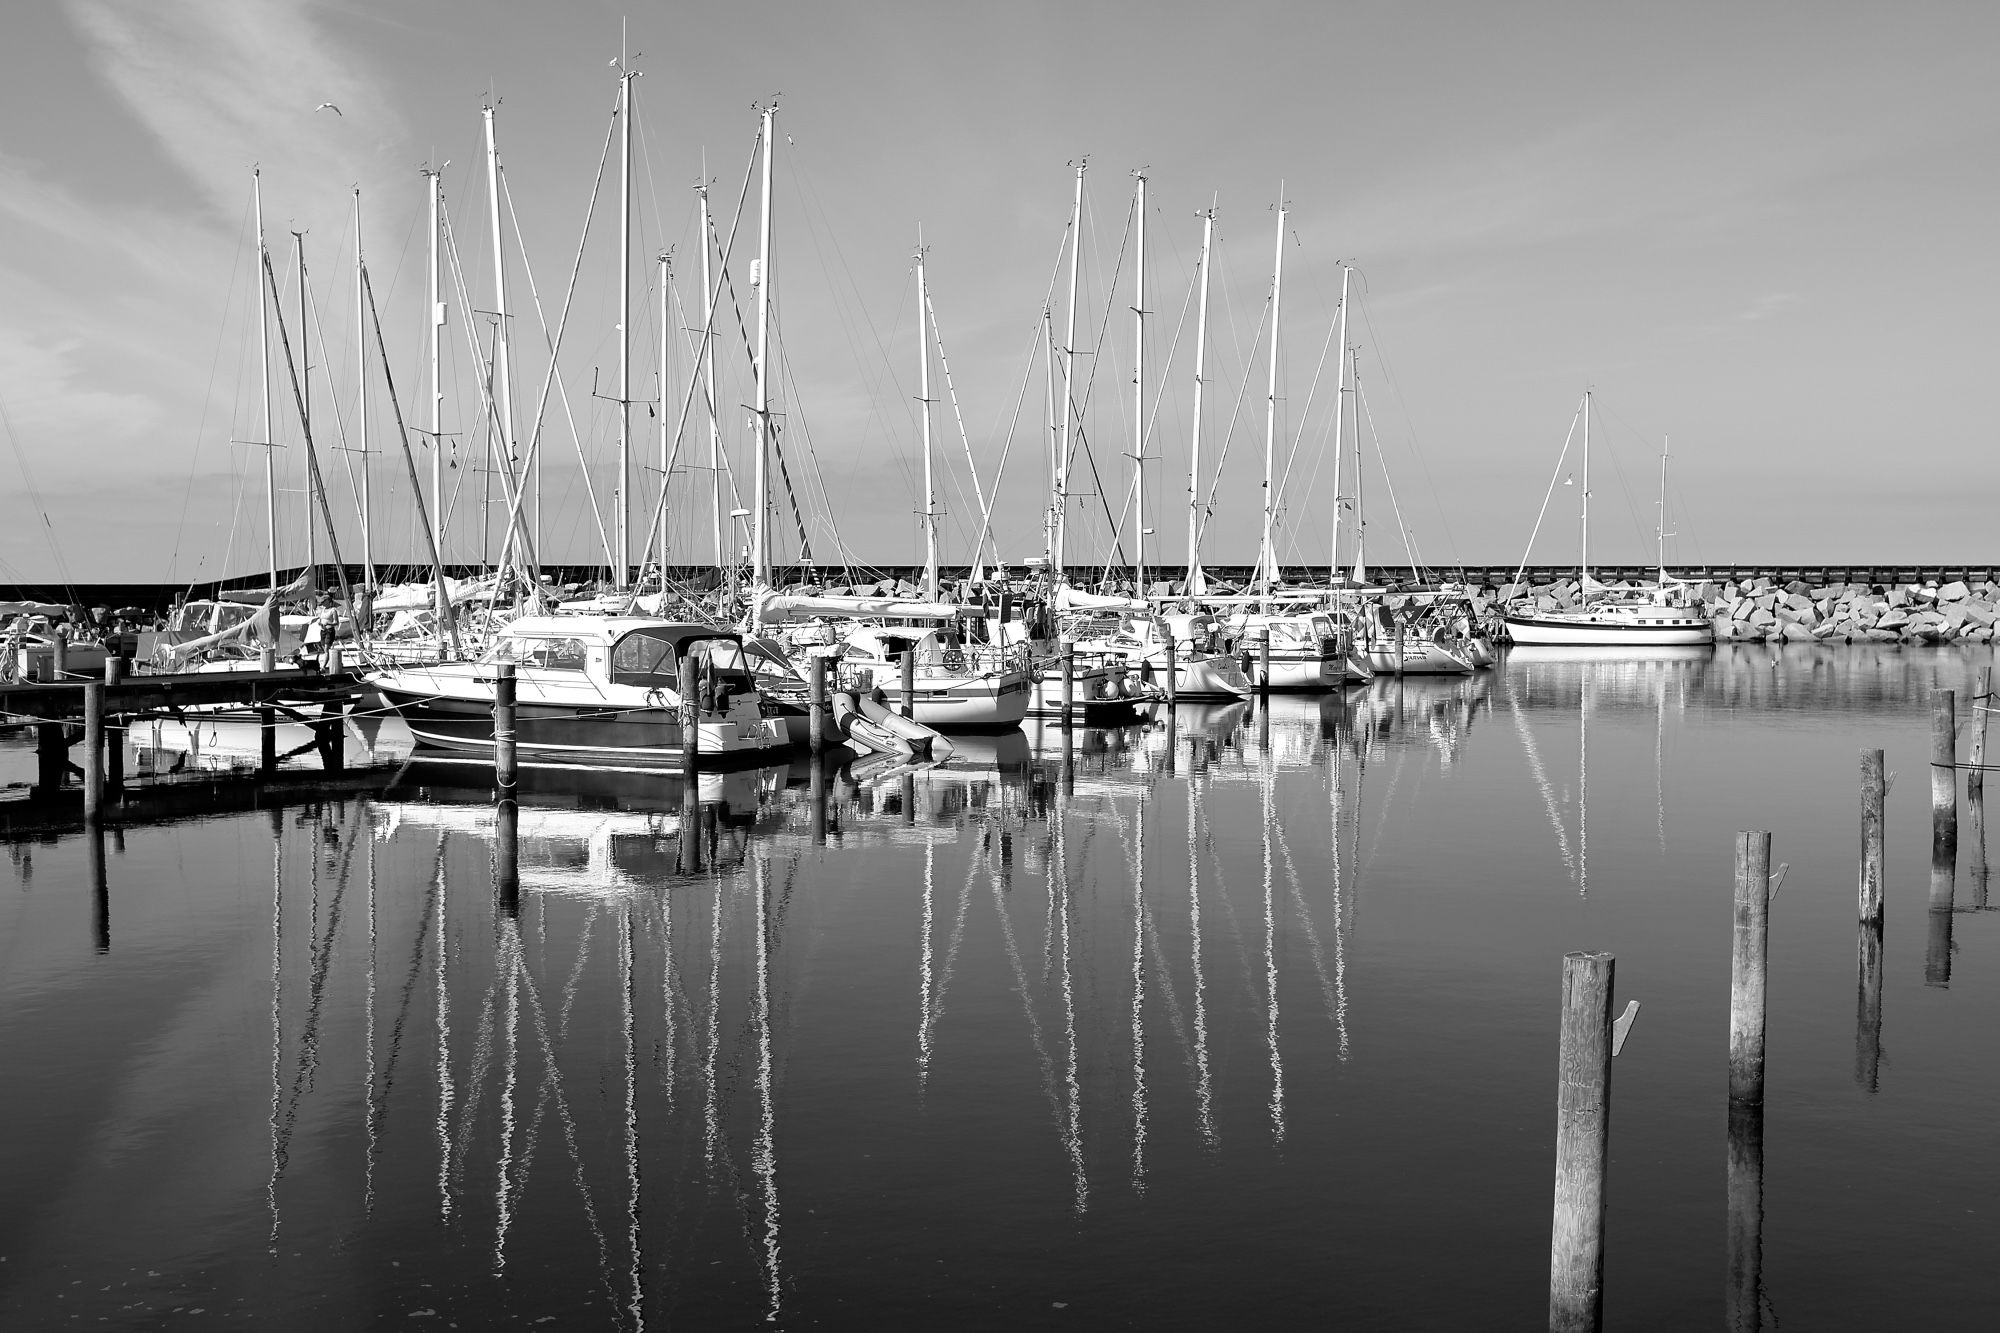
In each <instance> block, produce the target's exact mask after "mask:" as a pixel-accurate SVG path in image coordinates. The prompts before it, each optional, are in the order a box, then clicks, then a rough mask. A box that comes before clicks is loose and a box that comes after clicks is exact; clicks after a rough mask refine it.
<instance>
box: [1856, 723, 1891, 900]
mask: <svg viewBox="0 0 2000 1333" xmlns="http://www.w3.org/2000/svg"><path fill="white" fill-rule="evenodd" d="M1886 792H1887V786H1886V784H1885V782H1884V780H1883V776H1882V752H1881V751H1880V750H1863V751H1862V752H1861V903H1860V908H1861V919H1862V920H1863V921H1866V922H1872V923H1873V924H1875V925H1876V926H1880V925H1881V924H1882V886H1883V884H1884V883H1885V874H1886V872H1885V865H1886V854H1885V853H1884V851H1883V848H1882V815H1883V806H1884V799H1883V798H1884V796H1885V794H1886Z"/></svg>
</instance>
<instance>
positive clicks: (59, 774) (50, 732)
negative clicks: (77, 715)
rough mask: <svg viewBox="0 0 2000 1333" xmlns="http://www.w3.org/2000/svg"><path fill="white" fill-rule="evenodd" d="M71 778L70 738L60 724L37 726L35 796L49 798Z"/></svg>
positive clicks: (49, 723) (52, 723) (37, 724)
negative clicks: (66, 779) (65, 779)
mask: <svg viewBox="0 0 2000 1333" xmlns="http://www.w3.org/2000/svg"><path fill="white" fill-rule="evenodd" d="M68 776H69V737H68V735H67V728H65V727H64V726H63V724H62V723H60V722H37V723H36V724H35V794H36V795H37V796H40V797H43V798H48V797H52V796H54V795H55V794H56V793H57V792H59V791H61V790H62V785H63V779H64V778H66V777H68Z"/></svg>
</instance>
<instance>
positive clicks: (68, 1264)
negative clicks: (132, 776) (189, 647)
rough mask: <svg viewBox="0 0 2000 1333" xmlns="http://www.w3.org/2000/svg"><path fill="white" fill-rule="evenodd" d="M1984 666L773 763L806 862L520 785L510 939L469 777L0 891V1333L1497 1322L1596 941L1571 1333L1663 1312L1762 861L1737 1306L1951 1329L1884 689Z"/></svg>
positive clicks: (1500, 1323) (1540, 1266)
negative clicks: (1597, 1261) (1757, 1026)
mask: <svg viewBox="0 0 2000 1333" xmlns="http://www.w3.org/2000/svg"><path fill="white" fill-rule="evenodd" d="M1986 660H1987V659H1986V658H1985V657H1983V656H1982V657H1981V658H1979V659H1978V662H1974V661H1973V660H1972V659H1971V658H1970V657H1967V656H1964V655H1960V654H1955V653H1937V654H1931V653H1926V652H1920V651H1907V650H1906V651H1876V650H1872V649H1866V648H1853V649H1848V650H1844V651H1829V650H1824V649H1818V650H1815V649H1789V650H1784V651H1781V652H1774V651H1770V650H1767V649H1762V648H1757V649H1748V648H1725V649H1722V650H1720V651H1719V652H1717V653H1716V654H1715V655H1714V656H1712V657H1711V656H1709V655H1707V654H1700V655H1695V656H1690V657H1674V658H1663V659H1658V660H1650V661H1618V662H1612V661H1605V660H1601V659H1598V660H1578V659H1575V658H1567V659H1566V658H1562V657H1559V656H1555V657H1534V658H1531V657H1530V654H1529V653H1528V652H1526V651H1519V652H1516V653H1515V654H1514V655H1513V657H1512V658H1511V660H1510V661H1509V662H1508V663H1507V665H1506V667H1505V669H1504V670H1503V671H1501V672H1497V673H1488V674H1486V675H1483V676H1481V677H1477V678H1473V679H1469V680H1462V681H1461V680H1424V679H1411V680H1409V681H1407V682H1405V683H1404V684H1403V685H1402V686H1401V687H1400V688H1399V687H1398V686H1397V685H1396V684H1395V683H1394V682H1378V683H1377V684H1375V685H1374V686H1372V687H1370V688H1369V689H1367V690H1364V691H1358V692H1352V693H1350V694H1348V695H1347V696H1345V697H1344V698H1335V699H1327V700H1315V699H1283V698H1280V699H1275V700H1273V701H1272V704H1271V707H1270V709H1269V711H1268V712H1260V711H1256V710H1252V709H1250V708H1247V707H1245V706H1242V705H1237V706H1233V707H1230V708H1210V709H1196V708H1188V707H1184V708H1182V709H1181V710H1180V712H1179V715H1178V717H1177V719H1176V722H1175V725H1174V727H1173V728H1172V729H1171V730H1169V729H1168V728H1167V727H1166V726H1165V725H1164V724H1155V725H1151V726H1148V727H1133V728H1127V729H1122V730H1115V731H1091V732H1079V733H1077V734H1076V735H1075V736H1074V737H1073V738H1072V746H1071V749H1070V755H1069V760H1068V762H1067V765H1066V764H1065V760H1064V749H1063V742H1062V738H1061V735H1060V733H1058V732H1056V731H1054V730H1047V731H1032V730H1031V731H1029V732H1026V733H1024V734H1022V735H1019V736H1008V737H1004V738H985V739H980V738H973V739H972V740H970V741H968V742H967V743H965V744H963V745H961V747H960V754H959V757H958V758H957V759H955V760H954V761H953V762H951V763H950V764H948V765H946V766H944V767H941V768H934V769H925V770H918V771H907V770H901V771H899V770H896V769H894V768H892V767H890V766H888V765H886V764H882V763H880V762H878V763H876V764H874V765H873V766H871V765H868V764H864V763H857V764H855V765H853V766H852V767H851V768H847V769H842V770H838V771H836V772H834V773H833V774H832V776H831V777H830V779H829V781H828V784H827V786H828V791H829V810H828V815H827V835H826V841H825V843H824V845H823V846H822V845H818V844H816V843H815V842H814V839H813V834H812V829H813V813H812V808H811V804H810V801H809V799H808V796H807V793H808V790H809V787H808V783H807V775H806V770H805V767H804V765H803V764H799V765H794V766H793V767H791V768H788V769H785V768H781V769H767V770H763V771H758V772H747V773H735V774H729V775H724V776H714V777H707V778H704V779H703V780H702V782H701V784H700V787H701V792H700V795H701V805H700V809H699V813H698V814H697V815H695V816H694V817H693V818H692V819H684V817H683V813H682V805H681V801H680V793H679V790H678V788H677V787H676V786H675V785H674V784H673V783H672V782H671V781H669V780H666V779H662V778H659V777H647V778H630V777H608V776H595V775H594V776H589V777H584V776H581V775H575V774H565V775H553V774H533V773H531V774H530V775H529V783H528V791H527V801H528V803H527V804H526V805H525V806H524V807H523V809H522V812H521V817H520V879H521V887H520V894H519V898H518V910H517V911H515V912H514V913H512V914H510V913H509V912H508V911H506V910H503V906H504V905H503V904H501V903H500V902H499V901H498V900H497V899H496V893H495V864H494V843H493V829H494V822H493V817H492V814H491V812H490V810H489V808H488V807H487V806H486V805H485V798H486V791H485V789H484V788H485V779H484V778H483V777H481V776H480V775H479V774H478V773H477V772H476V771H468V770H453V769H414V770H412V771H411V772H410V773H409V774H407V775H406V776H405V778H404V779H403V780H402V781H401V782H400V783H399V784H398V785H397V786H396V787H394V788H392V789H391V790H389V791H388V792H386V793H384V794H381V795H376V796H369V797H358V798H355V799H351V800H346V801H340V802H333V803H325V804H301V805H288V806H283V807H281V808H278V809H275V810H269V811H264V812H257V813H251V814H241V815H235V814H232V815H228V816H223V817H217V818H214V819H210V820H205V821H200V822H190V823H182V824H178V825H171V826H152V827H133V828H128V829H125V830H123V831H122V832H120V831H114V832H112V833H110V834H107V835H106V839H105V843H106V850H105V851H104V852H103V853H102V854H101V857H99V858H95V859H94V857H93V850H94V849H93V840H87V839H85V838H83V837H80V836H65V837H62V838H57V839H53V840H47V839H45V840H42V841H16V842H11V843H8V844H7V846H6V852H7V856H8V865H7V867H6V869H5V870H4V871H0V886H4V888H5V896H4V898H0V1004H4V1012H5V1016H6V1017H5V1021H4V1023H0V1070H4V1072H5V1079H6V1082H5V1087H6V1090H7V1091H6V1096H5V1097H4V1098H3V1099H0V1260H3V1261H4V1262H0V1323H4V1325H5V1326H7V1327H10V1328H29V1327H44V1326H53V1325H56V1324H59V1323H67V1322H69V1321H71V1320H72V1319H74V1320H76V1321H77V1322H80V1323H85V1324H91V1325H95V1324H97V1323H99V1322H100V1321H102V1322H106V1323H109V1324H110V1325H111V1326H113V1327H120V1326H123V1327H128V1328H150V1327H154V1326H156V1325H158V1324H161V1323H164V1322H170V1320H169V1315H170V1314H173V1313H174V1312H178V1314H180V1315H191V1314H193V1312H195V1311H196V1310H199V1311H201V1312H202V1315H203V1317H215V1316H218V1315H230V1316H237V1317H246V1318H249V1319H253V1320H257V1321H261V1322H264V1323H267V1324H270V1325H274V1326H276V1325H282V1326H286V1327H354V1326H359V1325H362V1324H364V1323H367V1322H370V1321H374V1320H384V1321H391V1320H393V1321H402V1320H406V1319H412V1318H416V1319H419V1321H420V1322H425V1323H427V1322H428V1320H429V1319H430V1318H432V1317H435V1318H436V1319H437V1320H438V1321H439V1326H442V1325H444V1324H446V1323H452V1322H455V1323H457V1324H459V1326H461V1327H484V1326H490V1325H494V1324H497V1323H500V1322H502V1321H503V1320H505V1321H514V1322H520V1323H524V1324H528V1325H533V1324H535V1323H536V1321H538V1320H542V1321H547V1322H549V1323H551V1324H553V1325H555V1326H559V1327H603V1328H639V1327H645V1326H651V1327H655V1328H662V1327H668V1326H681V1327H701V1328H715V1327H731V1326H746V1327H747V1326H752V1325H758V1326H771V1325H776V1326H787V1327H789V1326H804V1325H808V1324H847V1325H851V1326H859V1325H861V1324H863V1323H864V1322H865V1323H866V1324H868V1325H872V1326H879V1327H995V1328H1010V1327H1019V1326H1023V1325H1027V1326H1038V1325H1042V1324H1051V1325H1065V1326H1070V1327H1104V1326H1124V1325H1130V1326H1138V1327H1189V1328H1195V1327H1216V1326H1222V1325H1228V1326H1244V1325H1250V1324H1256V1325H1262V1326H1273V1327H1276V1326H1301V1325H1304V1324H1306V1323H1308V1322H1311V1323H1313V1324H1325V1323H1329V1322H1344V1323H1347V1324H1349V1325H1351V1326H1354V1327H1363V1328H1418V1327H1424V1328H1465V1327H1496V1328H1497V1327H1522V1326H1533V1325H1535V1324H1536V1323H1537V1322H1539V1321H1540V1320H1541V1319H1542V1317H1543V1313H1544V1310H1545V1302H1546V1292H1547V1273H1548V1260H1547V1245H1548V1228H1549V1208H1550V1202H1549V1201H1550V1170H1551V1165H1552V1160H1553V1140H1554V1093H1555V1088H1554V1083H1555V1080H1554V1072H1555V1018H1556V1003H1557V998H1558V984H1559V976H1560V958H1561V955H1562V953H1563V952H1564V951H1566V950H1570V949H1579V948H1602V949H1608V950H1611V951H1612V952H1614V953H1615V954H1616V955H1617V957H1618V975H1617V985H1618V997H1619V999H1618V1002H1619V1004H1620V1005H1621V1006H1622V1004H1623V1003H1624V1001H1625V999H1627V998H1637V999H1639V1000H1641V1001H1642V1002H1643V1012H1642V1014H1641V1016H1640V1018H1639V1021H1638V1024H1637V1026H1636V1028H1635V1030H1634V1033H1633V1036H1632V1040H1631V1042H1630V1044H1629V1045H1628V1046H1627V1047H1626V1048H1625V1052H1624V1054H1623V1055H1621V1056H1620V1057H1619V1059H1618V1061H1617V1062H1616V1067H1615V1080H1614V1090H1613V1116H1612V1119H1613V1126H1614V1132H1613V1135H1612V1153H1613V1161H1612V1168H1611V1183H1610V1201H1611V1202H1610V1221H1609V1233H1608V1247H1609V1258H1608V1264H1607V1273H1606V1292H1607V1295H1606V1309H1607V1321H1608V1325H1609V1326H1610V1327H1617V1328H1662V1329H1666V1328H1683V1327H1688V1326H1692V1325H1696V1324H1712V1323H1715V1322H1718V1321H1719V1319H1720V1317H1721V1315H1722V1312H1723V1301H1724V1288H1725V1280H1726V1271H1725V1250H1724V1242H1725V1225H1724V1224H1725V1212H1726V1209H1725V1157H1726V1153H1725V1133H1724V1131H1725V1127H1726V1115H1725V1105H1724V1096H1725V1088H1726V1082H1725V1051H1726V1037H1725V1034H1726V1029H1727V1005H1728V999H1727V996H1728V968H1729V963H1728V959H1729V929H1730V893H1731V887H1730V886H1731V868H1730V857H1731V850H1732V843H1733V835H1734V832H1735V830H1736V829H1738V828H1744V827H1768V828H1770V829H1772V830H1773V831H1774V834H1775V849H1774V853H1773V855H1774V859H1776V860H1781V861H1785V862H1788V863H1790V866H1791V870H1790V873H1789V874H1788V875H1787V877H1786V879H1785V881H1784V884H1783V887H1782V889H1781V892H1780V894H1779V897H1778V899H1777V901H1776V903H1775V904H1774V906H1773V911H1772V928H1771V950H1772V973H1771V987H1770V1051H1771V1056H1770V1088H1769V1095H1768V1120H1767V1126H1766V1131H1765V1163H1766V1166H1765V1194H1764V1216H1765V1230H1764V1235H1763V1277H1764V1289H1763V1294H1762V1297H1761V1301H1762V1305H1763V1309H1764V1311H1765V1313H1764V1316H1763V1317H1764V1319H1765V1320H1766V1321H1767V1322H1768V1325H1769V1326H1772V1327H1776V1326H1778V1325H1779V1324H1780V1323H1781V1322H1782V1323H1784V1324H1787V1325H1789V1326H1790V1327H1794V1328H1813V1329H1825V1328H1856V1329H1861V1328H1871V1329H1872V1328H1886V1327H1924V1328H1952V1327H1965V1328H1991V1327H1994V1326H1996V1323H2000V1298H1997V1297H1996V1293H1995V1283H1994V1282H1993V1280H1992V1278H1991V1276H1990V1264H1989V1256H1990V1255H1991V1254H1992V1252H1993V1251H1994V1249H1995V1247H1996V1245H2000V1223H1996V1219H1995V1214H1996V1205H1995V1200H1996V1199H2000V1149H1996V1147H1995V1143H1996V1136H1995V1135H1994V1133H1993V1132H1992V1129H1991V1124H1992V1119H1993V1111H1994V1107H1995V1105H1996V1103H2000V1077H1996V1069H1995V1055H1996V1052H2000V1041H1996V1039H1995V1037H1994V1036H1993V1032H1992V1023H1993V1016H1994V1015H1995V1014H1996V1013H2000V1008H1996V1004H1995V1001H1996V998H2000V980H1996V975H1997V974H2000V943H1996V931H2000V921H1996V920H1995V918H1994V917H1993V916H1992V915H1989V914H1986V913H1985V912H1984V911H1983V910H1981V909H1983V906H1984V904H1985V901H1986V888H1985V883H1984V877H1983V873H1981V872H1982V871H1983V855H1982V854H1981V852H1980V850H1979V849H1978V847H1977V846H1976V843H1975V840H1974V839H1973V838H1972V837H1970V836H1969V830H1968V834H1967V835H1962V836H1961V864H1960V870H1959V877H1958V881H1957V884H1956V886H1955V902H1956V905H1957V907H1958V909H1959V910H1958V911H1957V912H1955V913H1953V914H1950V915H1949V916H1947V917H1946V918H1945V919H1944V922H1943V930H1944V934H1943V939H1942V943H1941V942H1940V937H1939V926H1938V919H1937V918H1936V917H1935V916H1933V915H1931V914H1929V913H1927V912H1926V908H1925V900H1926V894H1927V892H1928V866H1927V864H1926V862H1927V848H1928V842H1927V838H1926V833H1927V829H1926V827H1925V820H1926V811H1927V800H1926V796H1927V791H1928V787H1927V767H1926V764H1927V756H1928V743H1929V741H1928V716H1929V713H1928V708H1929V705H1928V697H1927V692H1928V690H1929V689H1930V688H1932V687H1933V685H1943V686H1947V687H1955V688H1958V689H1960V690H1961V691H1962V693H1961V698H1964V697H1965V696H1966V695H1969V694H1970V683H1971V680H1972V677H1973V673H1974V670H1975V667H1976V666H1977V665H1979V664H1983V663H1984V662H1985V661H1986ZM1961 709H1962V713H1963V711H1964V709H1963V705H1962V706H1961ZM1996 743H2000V742H1996ZM25 745H26V743H25V742H24V741H23V740H21V739H19V738H12V739H7V740H4V741H0V746H5V747H7V749H6V750H5V751H0V762H4V763H6V764H7V765H10V766H11V767H9V768H8V769H7V771H6V772H5V773H4V774H0V776H4V777H7V778H16V777H20V776H23V774H24V770H31V768H32V754H31V753H28V752H27V751H26V749H25ZM1876 746H1879V747H1881V748H1884V749H1886V750H1887V751H1888V764H1889V767H1890V768H1891V769H1893V770H1897V771H1899V772H1900V774H1901V780H1900V782H1898V783H1897V784H1896V786H1895V788H1894V789H1893V790H1892V792H1891V796H1890V810H1889V827H1890V848H1889V850H1890V876H1889V879H1890V882H1889V895H1888V896H1889V921H1888V928H1887V935H1886V949H1885V958H1884V963H1885V968H1886V971H1885V984H1884V988H1883V998H1882V1015H1883V1017H1882V1028H1881V1034H1880V1056H1879V1061H1877V1062H1874V1063H1872V1066H1871V1067H1870V1068H1869V1069H1866V1070H1864V1068H1863V1065H1864V1064H1869V1061H1868V1060H1867V1054H1866V1051H1865V1049H1863V1048H1865V1047H1866V1045H1867V1042H1866V1034H1861V1037H1862V1040H1861V1041H1860V1044H1859V1046H1858V1044H1857V1030H1856V975H1855V958H1856V953H1855V950H1856V938H1855V927H1854V920H1853V918H1854V911H1853V903H1854V894H1855V875H1856V871H1855V865H1856V856H1857V850H1858V839H1857V836H1856V831H1855V830H1856V825H1857V822H1858V821H1857V818H1856V805H1857V782H1858V778H1857V769H1856V755H1857V751H1858V750H1859V749H1861V748H1863V747H1876ZM689 839H698V840H699V842H700V850H701V853H702V868H701V870H700V871H699V872H688V873H684V872H683V871H682V869H681V866H682V864H683V857H684V856H685V854H686V852H687V851H688V850H691V849H689V848H684V846H683V843H684V841H686V840H689ZM99 863H101V864H102V866H103V877H104V882H105V892H104V895H103V898H102V900H101V901H99V900H98V899H97V897H96V895H95V894H94V893H93V873H94V866H95V865H96V864H99ZM1871 1083H1872V1087H1871V1086H1870V1085H1871Z"/></svg>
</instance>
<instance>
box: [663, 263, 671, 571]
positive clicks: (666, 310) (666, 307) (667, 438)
mask: <svg viewBox="0 0 2000 1333" xmlns="http://www.w3.org/2000/svg"><path fill="white" fill-rule="evenodd" d="M672 290H674V252H672V250H660V592H666V464H668V462H670V458H668V450H670V448H672V434H670V432H668V428H666V348H668V336H666V330H668V328H672V324H670V316H672V304H670V302H668V292H672Z"/></svg>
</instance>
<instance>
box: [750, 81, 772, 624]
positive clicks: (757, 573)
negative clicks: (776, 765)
mask: <svg viewBox="0 0 2000 1333" xmlns="http://www.w3.org/2000/svg"><path fill="white" fill-rule="evenodd" d="M777 114H778V107H777V104H776V103H775V102H774V103H772V104H771V105H770V106H767V107H765V108H764V128H763V139H764V163H763V167H764V170H763V175H764V182H763V193H764V216H763V220H762V222H761V223H760V224H759V226H758V241H757V474H756V488H755V491H756V499H755V500H754V502H753V503H754V504H755V505H756V512H755V513H754V514H753V515H752V516H751V519H750V524H751V528H750V540H751V553H750V561H751V563H750V579H751V582H752V583H754V584H755V585H756V586H757V587H759V588H768V587H770V586H771V538H770V532H769V525H767V524H766V523H765V521H764V520H765V515H766V511H767V510H769V508H770V500H769V498H768V497H767V495H766V491H767V490H768V488H769V481H768V478H767V476H766V472H767V469H768V467H769V463H770V459H769V455H770V452H771V356H770V334H771V121H772V118H773V117H775V116H776V115H777Z"/></svg>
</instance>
